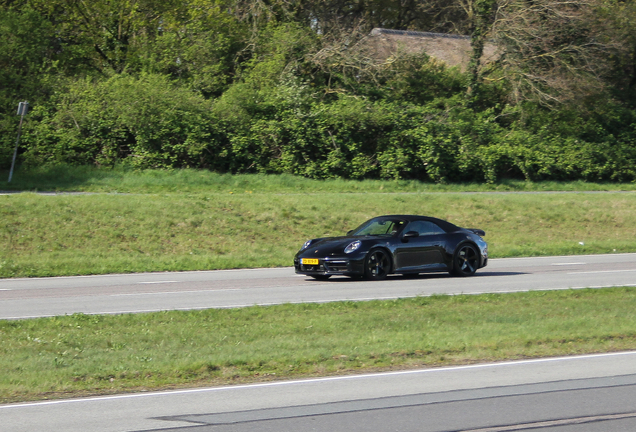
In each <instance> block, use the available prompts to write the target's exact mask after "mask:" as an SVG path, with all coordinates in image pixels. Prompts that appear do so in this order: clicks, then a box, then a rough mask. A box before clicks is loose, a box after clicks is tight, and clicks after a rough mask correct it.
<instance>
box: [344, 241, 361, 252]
mask: <svg viewBox="0 0 636 432" xmlns="http://www.w3.org/2000/svg"><path fill="white" fill-rule="evenodd" d="M360 246H362V242H361V241H360V240H356V241H354V242H351V243H349V244H348V245H347V247H346V248H345V250H344V251H345V253H351V252H353V251H356V250H358V249H359V248H360Z"/></svg>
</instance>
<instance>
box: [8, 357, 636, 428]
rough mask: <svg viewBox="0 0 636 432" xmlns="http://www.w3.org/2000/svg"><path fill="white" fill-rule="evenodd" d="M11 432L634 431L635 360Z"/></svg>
mask: <svg viewBox="0 0 636 432" xmlns="http://www.w3.org/2000/svg"><path fill="white" fill-rule="evenodd" d="M0 419H1V421H0V431H7V432H8V431H11V432H22V431H24V432H27V431H28V432H31V431H58V432H59V431H64V432H75V431H77V432H80V431H81V432H85V431H92V432H111V431H113V432H114V431H117V432H121V431H159V430H163V431H166V430H169V431H175V432H176V431H178V432H248V431H250V432H252V431H259V432H269V431H272V432H274V431H275V432H298V431H317V432H338V431H346V432H363V431H364V432H389V431H399V432H451V431H453V432H460V431H461V432H500V431H528V430H533V431H535V430H538V431H542V432H547V431H553V432H570V431H576V432H596V431H598V432H608V431H612V432H621V431H623V432H633V431H635V430H636V352H625V353H613V354H600V355H592V356H579V357H565V358H552V359H539V360H528V361H518V362H504V363H494V364H482V365H471V366H459V367H448V368H439V369H424V370H411V371H401V372H390V373H378V374H367V375H350V376H340V377H327V378H318V379H307V380H298V381H278V382H269V383H260V384H252V385H241V386H233V387H214V388H201V389H191V390H180V391H171V392H156V393H136V394H128V395H114V396H106V397H96V398H87V399H67V400H59V401H45V402H36V403H26V404H12V405H0Z"/></svg>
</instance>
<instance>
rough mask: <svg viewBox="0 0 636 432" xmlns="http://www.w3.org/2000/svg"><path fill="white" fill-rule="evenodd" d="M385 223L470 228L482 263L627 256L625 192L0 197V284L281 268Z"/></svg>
mask: <svg viewBox="0 0 636 432" xmlns="http://www.w3.org/2000/svg"><path fill="white" fill-rule="evenodd" d="M396 213H409V214H427V215H431V216H437V217H440V218H442V219H447V220H449V221H451V222H454V223H456V224H458V225H460V226H465V227H469V228H482V229H484V230H486V240H488V242H489V250H490V254H491V257H512V256H532V255H567V254H589V253H612V252H632V251H635V250H636V193H631V192H628V193H603V194H586V193H559V194H542V193H540V194H494V195H493V194H473V195H471V194H468V195H467V194H461V193H444V194H428V193H414V194H384V193H359V194H352V193H349V194H344V193H329V192H324V193H313V194H275V193H264V192H263V193H255V192H254V193H249V192H248V193H245V192H242V193H240V194H239V193H234V194H229V193H196V194H194V193H193V194H185V193H184V194H176V193H173V194H168V193H164V194H124V195H122V194H93V195H55V196H41V195H36V194H28V193H27V194H14V195H4V196H0V277H23V276H55V275H76V274H105V273H121V272H143V271H179V270H204V269H227V268H246V267H271V266H290V265H291V264H292V257H293V255H294V253H295V252H296V251H297V250H298V248H299V247H300V246H301V245H302V244H303V242H304V241H305V240H306V239H308V238H311V237H318V236H324V235H340V234H342V233H344V232H346V231H347V230H349V229H352V228H354V227H355V226H357V225H358V224H360V223H361V222H363V221H365V220H366V219H368V218H370V217H373V216H376V215H380V214H396ZM581 243H582V244H581Z"/></svg>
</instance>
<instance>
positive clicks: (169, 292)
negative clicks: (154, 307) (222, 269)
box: [110, 288, 241, 297]
mask: <svg viewBox="0 0 636 432" xmlns="http://www.w3.org/2000/svg"><path fill="white" fill-rule="evenodd" d="M240 290H241V289H240V288H225V289H209V290H189V291H165V292H149V293H126V294H111V295H110V297H125V296H144V295H161V294H189V293H201V292H221V291H240Z"/></svg>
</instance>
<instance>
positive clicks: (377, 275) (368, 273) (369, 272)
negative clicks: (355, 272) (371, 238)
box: [364, 249, 391, 280]
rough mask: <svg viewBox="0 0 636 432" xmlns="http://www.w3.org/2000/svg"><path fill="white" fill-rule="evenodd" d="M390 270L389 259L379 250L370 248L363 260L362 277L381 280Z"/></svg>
mask: <svg viewBox="0 0 636 432" xmlns="http://www.w3.org/2000/svg"><path fill="white" fill-rule="evenodd" d="M390 271H391V259H390V258H389V255H388V254H387V253H386V252H385V251H383V250H381V249H376V250H372V251H371V252H369V253H368V254H367V257H366V259H365V260H364V277H365V278H366V279H369V280H383V279H386V276H387V275H388V274H389V272H390Z"/></svg>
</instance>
